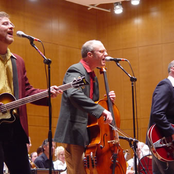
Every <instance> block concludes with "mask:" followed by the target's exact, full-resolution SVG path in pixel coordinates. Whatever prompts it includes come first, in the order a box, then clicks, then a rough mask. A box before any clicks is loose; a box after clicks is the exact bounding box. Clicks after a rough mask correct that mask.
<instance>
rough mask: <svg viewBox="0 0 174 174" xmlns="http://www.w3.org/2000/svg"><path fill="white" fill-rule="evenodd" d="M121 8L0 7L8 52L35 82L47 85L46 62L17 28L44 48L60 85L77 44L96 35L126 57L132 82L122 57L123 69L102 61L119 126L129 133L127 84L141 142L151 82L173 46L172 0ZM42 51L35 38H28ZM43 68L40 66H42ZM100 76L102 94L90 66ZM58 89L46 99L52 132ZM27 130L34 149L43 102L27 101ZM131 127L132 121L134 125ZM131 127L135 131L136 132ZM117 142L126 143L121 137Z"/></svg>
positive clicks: (20, 1)
mask: <svg viewBox="0 0 174 174" xmlns="http://www.w3.org/2000/svg"><path fill="white" fill-rule="evenodd" d="M122 6H123V10H124V11H123V13H122V14H119V15H116V14H115V13H114V12H113V4H104V5H100V6H99V7H103V8H106V9H111V12H105V11H100V10H96V9H91V10H88V9H87V7H85V6H81V5H77V4H73V3H70V2H67V1H65V0H35V1H34V0H17V1H12V0H1V1H0V10H1V11H6V12H7V13H8V14H10V16H11V18H10V19H11V20H12V22H13V23H14V24H15V32H14V39H15V41H14V43H13V44H12V45H11V46H10V49H11V51H12V52H13V53H17V54H19V55H20V56H22V57H23V58H24V61H25V64H26V69H27V76H28V78H29V80H30V83H31V84H32V85H33V86H34V87H36V88H47V80H48V79H46V72H47V65H45V64H44V63H43V58H42V56H41V55H40V54H39V53H38V52H37V51H36V50H35V49H34V48H33V47H32V46H31V45H30V42H29V40H27V39H25V38H20V37H17V36H16V31H18V30H21V31H23V32H25V33H26V34H28V35H32V36H34V37H36V38H39V39H40V40H41V41H42V42H43V45H44V48H45V56H46V57H47V58H49V59H51V61H52V63H51V66H50V67H51V85H54V84H55V85H61V84H62V80H63V77H64V74H65V72H66V70H67V68H68V67H69V66H70V65H72V64H73V63H77V62H78V61H79V60H80V58H81V55H80V49H81V46H82V44H83V43H84V42H85V41H87V40H90V39H99V40H101V41H102V42H103V44H104V45H105V47H106V49H107V51H108V54H109V55H110V56H112V57H115V58H126V59H128V60H129V62H130V64H131V66H132V69H133V71H134V76H135V77H136V78H137V81H136V83H134V85H132V83H131V79H130V77H129V76H128V75H131V76H132V75H133V74H132V71H131V68H130V66H129V63H128V62H126V61H125V62H120V65H121V66H122V67H123V68H124V69H125V70H126V72H127V73H128V75H127V74H126V73H124V72H123V71H122V70H121V69H120V68H119V67H118V66H117V65H116V64H115V63H114V62H107V66H106V67H107V77H108V82H109V87H110V90H114V91H115V92H116V96H117V97H116V102H115V104H116V105H117V107H118V109H119V111H120V119H121V130H123V131H124V132H125V133H127V134H128V135H130V136H131V137H134V131H133V130H134V129H133V111H132V108H133V107H132V86H133V87H134V89H135V91H136V93H134V100H135V103H137V107H136V105H135V116H137V118H136V119H135V123H136V125H137V123H138V131H137V132H138V137H136V138H137V139H138V140H140V141H143V142H145V136H146V131H147V126H148V120H149V115H150V109H151V99H152V93H153V91H154V89H155V86H156V85H157V83H158V82H159V81H160V80H162V79H163V78H165V77H167V66H168V63H169V62H170V61H171V60H173V51H174V49H173V48H174V32H173V31H174V1H171V0H165V1H160V0H153V1H152V0H141V2H140V4H139V5H138V6H132V5H131V3H130V1H124V2H122ZM34 43H35V45H36V46H37V47H38V48H39V49H40V51H41V52H44V50H43V48H42V45H41V43H38V42H36V41H35V42H34ZM45 68H46V71H45ZM96 74H97V76H98V78H99V82H100V97H101V98H103V95H104V94H105V88H104V82H103V76H102V75H101V74H100V73H99V71H97V70H96ZM60 102H61V95H59V96H58V97H57V98H55V99H52V133H53V135H54V132H55V128H56V124H57V120H58V115H59V109H60ZM27 108H28V109H27V110H28V121H29V134H30V137H31V142H32V147H31V149H30V152H33V151H35V150H36V149H37V147H38V146H39V145H41V144H42V141H43V140H44V139H45V138H47V136H48V130H49V116H48V115H49V112H48V107H43V106H35V105H32V104H27ZM136 128H137V126H136ZM137 132H136V133H137ZM121 146H122V147H123V148H124V149H125V148H129V144H128V142H127V141H123V140H121Z"/></svg>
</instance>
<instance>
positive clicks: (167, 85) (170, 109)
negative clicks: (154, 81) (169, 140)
mask: <svg viewBox="0 0 174 174" xmlns="http://www.w3.org/2000/svg"><path fill="white" fill-rule="evenodd" d="M155 123H156V124H157V126H158V127H159V128H160V129H162V130H163V131H162V132H163V134H164V136H170V135H172V134H174V128H173V127H172V126H171V123H174V87H173V86H172V84H171V82H170V80H169V79H167V78H166V79H164V80H162V81H161V82H159V84H158V85H157V86H156V88H155V90H154V93H153V98H152V107H151V114H150V122H149V127H150V126H152V125H153V124H155Z"/></svg>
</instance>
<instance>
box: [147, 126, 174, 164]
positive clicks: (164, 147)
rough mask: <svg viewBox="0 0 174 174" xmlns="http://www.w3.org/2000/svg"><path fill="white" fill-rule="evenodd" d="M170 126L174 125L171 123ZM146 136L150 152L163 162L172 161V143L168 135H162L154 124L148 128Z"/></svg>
mask: <svg viewBox="0 0 174 174" xmlns="http://www.w3.org/2000/svg"><path fill="white" fill-rule="evenodd" d="M172 126H173V127H174V125H173V124H172ZM147 137H148V139H149V142H150V149H151V152H152V153H153V155H154V156H155V157H156V158H158V159H159V160H161V161H164V162H168V161H174V143H173V142H172V138H171V137H170V136H169V137H165V136H162V135H161V131H160V129H159V128H158V127H157V126H156V124H154V125H152V126H151V127H150V128H149V130H148V132H147Z"/></svg>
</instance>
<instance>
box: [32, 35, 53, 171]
mask: <svg viewBox="0 0 174 174" xmlns="http://www.w3.org/2000/svg"><path fill="white" fill-rule="evenodd" d="M29 40H30V44H31V46H33V47H34V48H35V49H36V50H37V51H38V52H39V54H40V55H41V56H42V57H43V59H44V61H43V62H44V63H45V64H47V65H48V106H49V132H48V142H49V174H51V173H52V170H51V169H52V154H51V151H52V150H51V149H52V131H51V123H52V115H51V92H50V84H51V83H50V82H51V76H50V64H51V60H50V59H47V58H46V57H45V56H44V55H43V54H42V52H41V51H40V50H39V49H38V48H37V47H36V45H35V44H34V43H33V41H34V39H33V38H30V39H29Z"/></svg>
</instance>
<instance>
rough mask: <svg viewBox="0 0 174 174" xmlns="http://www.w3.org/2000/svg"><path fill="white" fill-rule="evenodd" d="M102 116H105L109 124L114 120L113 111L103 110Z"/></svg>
mask: <svg viewBox="0 0 174 174" xmlns="http://www.w3.org/2000/svg"><path fill="white" fill-rule="evenodd" d="M102 116H103V117H104V119H105V122H106V123H108V124H109V123H111V122H112V120H113V118H112V115H111V113H110V112H109V111H107V110H106V109H105V110H104V111H103V113H102Z"/></svg>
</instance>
